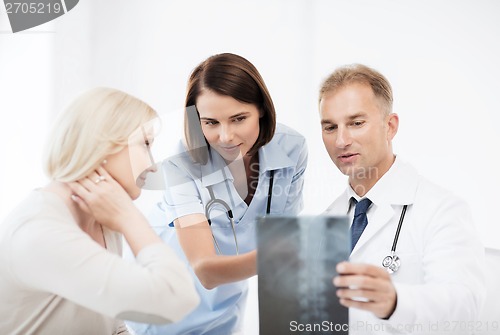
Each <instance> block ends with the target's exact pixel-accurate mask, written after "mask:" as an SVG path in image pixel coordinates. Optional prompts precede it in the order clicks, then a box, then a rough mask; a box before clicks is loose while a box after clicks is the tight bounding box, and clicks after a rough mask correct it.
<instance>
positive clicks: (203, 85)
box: [129, 53, 307, 335]
mask: <svg viewBox="0 0 500 335" xmlns="http://www.w3.org/2000/svg"><path fill="white" fill-rule="evenodd" d="M184 125H185V129H184V130H185V139H184V141H181V143H180V144H179V154H178V155H176V156H175V157H172V158H169V159H168V160H165V161H164V162H163V164H162V169H163V176H164V179H165V181H166V185H167V187H166V191H165V195H164V198H163V201H162V202H161V203H159V204H158V206H157V210H156V211H155V212H154V213H153V214H152V216H151V217H150V220H151V223H152V225H153V226H156V227H155V228H157V232H158V233H159V234H160V236H161V237H162V239H163V240H164V241H165V242H166V243H167V244H169V245H170V246H171V247H172V248H174V250H176V252H177V253H178V254H179V255H180V257H181V258H183V259H184V260H185V261H186V262H188V263H189V265H190V270H191V272H192V275H193V276H194V278H195V282H196V286H197V289H198V292H199V294H200V297H201V303H200V305H199V306H198V308H197V309H196V310H195V311H194V312H192V313H191V314H189V315H188V316H187V317H185V318H184V319H183V320H181V321H180V322H177V323H173V324H169V325H164V326H158V325H144V324H136V323H131V324H129V326H131V327H132V328H133V329H134V330H135V331H136V333H137V334H176V335H179V334H225V335H226V334H237V333H238V332H240V331H241V330H242V317H243V312H244V308H245V301H246V296H247V290H248V287H247V281H246V279H248V278H249V277H251V276H254V275H256V272H257V265H256V255H257V254H256V250H255V249H256V239H255V237H256V232H255V229H256V219H257V218H258V217H261V216H265V215H281V214H286V215H295V214H297V213H299V212H300V210H301V209H302V207H303V200H302V187H303V179H304V170H305V168H306V165H307V147H306V143H305V139H304V137H303V136H302V135H300V134H299V133H297V132H296V131H294V130H292V129H290V128H288V127H286V126H284V125H280V124H278V125H277V124H276V114H275V110H274V105H273V102H272V100H271V97H270V95H269V92H268V90H267V88H266V85H265V83H264V81H263V79H262V77H261V76H260V74H259V72H258V71H257V69H256V68H255V67H254V66H253V65H252V64H251V63H250V62H249V61H248V60H246V59H244V58H243V57H240V56H238V55H234V54H228V53H226V54H219V55H215V56H212V57H210V58H208V59H207V60H205V61H204V62H202V63H201V64H200V65H199V66H198V67H196V68H195V69H194V71H193V72H192V74H191V77H190V78H189V82H188V88H187V97H186V109H185V115H184ZM228 212H229V213H228ZM228 214H232V216H233V218H234V219H233V221H234V222H233V223H231V220H230V219H229V215H228ZM169 223H170V224H169Z"/></svg>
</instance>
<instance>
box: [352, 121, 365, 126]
mask: <svg viewBox="0 0 500 335" xmlns="http://www.w3.org/2000/svg"><path fill="white" fill-rule="evenodd" d="M364 124H365V121H361V120H355V121H352V123H351V125H352V126H354V127H361V126H362V125H364Z"/></svg>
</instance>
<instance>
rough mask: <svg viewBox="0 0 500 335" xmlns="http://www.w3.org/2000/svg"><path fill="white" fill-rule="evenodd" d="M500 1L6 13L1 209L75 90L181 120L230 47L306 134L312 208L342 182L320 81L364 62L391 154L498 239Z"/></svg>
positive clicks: (91, 0) (126, 4)
mask: <svg viewBox="0 0 500 335" xmlns="http://www.w3.org/2000/svg"><path fill="white" fill-rule="evenodd" d="M2 10H3V8H2ZM2 10H0V12H2ZM499 12H500V2H497V1H494V0H477V1H454V0H443V1H431V0H419V1H416V0H414V1H396V0H378V1H371V0H357V1H340V0H338V1H335V0H316V1H309V0H280V1H279V0H275V1H265V0H258V1H252V2H250V1H242V0H213V1H202V0H200V1H163V0H148V1H134V0H107V1H98V0H81V1H80V3H79V4H78V5H77V7H75V8H74V9H73V10H72V11H70V12H69V13H68V14H66V15H64V16H63V17H60V18H59V19H57V20H56V21H54V22H53V23H49V24H45V25H43V26H40V27H38V28H35V29H33V30H30V31H28V32H27V33H18V34H10V33H8V30H9V29H8V24H7V22H6V15H5V13H3V12H2V13H0V112H1V114H0V115H1V117H2V121H1V122H0V150H1V151H0V154H1V157H2V164H0V178H1V179H0V182H1V187H0V218H3V217H4V216H5V215H6V214H7V213H8V212H9V211H10V210H11V209H12V207H13V206H15V204H16V203H17V202H19V200H20V199H21V198H22V197H23V196H24V195H25V194H26V193H27V192H28V191H29V189H31V188H33V187H36V186H39V185H42V184H43V183H44V182H45V180H44V177H43V175H42V173H41V168H40V164H39V161H40V152H41V150H42V149H41V148H42V144H43V140H44V137H45V135H46V132H47V125H48V124H49V123H50V121H51V120H52V119H53V117H54V115H55V114H56V112H58V111H60V110H61V109H62V108H63V107H64V106H65V105H67V104H68V103H69V102H70V101H71V100H72V99H73V97H74V96H75V95H76V94H78V93H79V92H81V91H82V90H84V89H87V88H90V87H93V86H96V85H99V86H114V87H117V88H120V89H123V90H126V91H128V92H130V93H132V94H135V95H137V96H139V97H141V98H143V99H144V100H145V101H147V102H149V103H150V104H151V105H153V106H154V107H155V108H156V109H157V110H158V111H159V112H160V113H161V114H164V115H168V118H169V119H170V120H172V122H171V124H170V125H169V126H170V127H177V126H176V125H177V124H178V122H179V121H180V118H179V112H178V109H179V108H180V107H181V106H182V103H183V99H184V91H185V84H186V80H187V78H188V76H189V73H190V71H191V70H192V69H193V68H194V67H195V66H196V65H197V64H198V63H199V62H200V61H202V60H203V59H205V58H206V57H208V56H209V55H212V54H215V53H220V52H234V53H238V54H241V55H243V56H244V57H246V58H248V59H249V60H250V61H252V62H253V63H254V64H255V65H256V66H257V68H258V69H259V70H260V72H261V74H262V75H263V77H264V79H265V80H266V82H267V85H268V87H269V89H270V91H271V94H272V96H273V98H274V102H275V104H276V106H277V112H278V120H279V121H280V122H283V123H286V124H288V125H290V126H292V127H294V128H296V129H297V130H299V131H300V132H302V133H303V134H304V135H305V136H306V137H307V139H308V143H309V149H310V161H309V169H308V172H307V180H306V189H305V196H306V208H305V212H306V213H318V212H321V211H323V210H324V208H325V207H326V206H327V205H328V204H329V203H330V201H331V200H332V199H333V198H334V197H335V196H336V195H337V194H338V193H340V192H341V190H342V189H343V188H344V187H345V185H346V183H345V179H344V177H343V176H342V175H341V174H340V173H339V172H338V171H337V170H336V168H335V167H334V166H333V164H332V163H331V161H330V160H329V158H328V156H327V154H326V151H325V150H324V148H323V144H322V142H321V136H320V127H319V118H318V112H317V90H318V87H319V85H320V83H321V80H322V79H323V78H324V77H325V76H326V75H327V74H328V73H329V72H331V71H332V70H333V69H334V68H335V67H337V66H339V65H342V64H346V63H353V62H361V63H365V64H367V65H370V66H372V67H375V68H376V69H378V70H380V71H381V72H382V73H383V74H385V75H386V76H387V77H388V78H389V80H390V81H391V83H392V85H393V88H394V93H395V112H397V113H399V115H400V122H401V125H400V130H399V133H398V135H397V137H396V139H395V148H396V151H397V152H398V153H400V154H401V155H402V156H404V157H405V158H406V159H407V160H409V161H411V162H412V163H414V165H416V166H417V168H418V169H419V170H420V172H421V173H422V174H424V175H426V176H427V177H428V178H430V179H431V180H434V181H436V182H438V183H439V184H441V185H443V186H445V187H446V188H449V189H451V190H453V191H454V192H456V193H457V194H459V195H460V196H462V197H463V198H465V199H466V200H467V201H468V202H469V204H470V206H471V208H472V211H473V215H474V218H475V221H476V223H477V225H478V227H479V229H480V233H481V237H482V239H483V241H484V243H485V245H486V246H489V247H493V248H497V249H500V241H499V237H498V236H500V222H499V219H498V218H497V216H496V214H495V212H494V211H493V209H494V208H495V207H494V206H492V207H493V209H489V210H485V207H486V206H489V203H490V202H492V201H495V200H496V199H498V194H497V193H498V191H497V190H498V189H500V177H499V175H498V171H500V165H499V163H498V159H497V157H496V156H498V153H499V149H498V144H499V143H500V135H499V134H500V132H499V131H498V130H497V129H496V128H497V127H498V125H499V124H500V119H499V116H498V115H499V112H500V100H499V99H498V97H499V96H500V85H498V79H497V78H500V66H498V60H499V59H500V39H499V38H498V33H499V32H500V21H499V20H498V13H499ZM153 198H154V195H152V194H151V193H150V194H147V195H146V198H145V199H144V200H143V201H142V202H139V205H140V206H141V208H146V207H147V206H148V205H150V204H151V202H152V201H153V200H152V199H153Z"/></svg>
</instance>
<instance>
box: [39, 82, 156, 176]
mask: <svg viewBox="0 0 500 335" xmlns="http://www.w3.org/2000/svg"><path fill="white" fill-rule="evenodd" d="M155 117H157V114H156V112H155V111H154V109H153V108H151V107H150V106H149V105H148V104H146V103H145V102H143V101H141V100H139V99H137V98H135V97H133V96H131V95H129V94H127V93H125V92H122V91H120V90H117V89H113V88H106V87H98V88H95V89H92V90H90V91H87V92H85V93H84V94H82V95H80V96H79V97H78V98H77V99H76V100H74V101H73V103H72V104H71V105H70V106H69V107H68V108H66V110H65V111H64V112H62V113H61V114H60V115H59V116H58V117H57V119H56V121H55V123H54V125H53V129H52V132H51V135H50V137H49V139H48V142H47V146H46V150H45V155H44V169H45V173H46V174H47V176H48V177H49V178H50V179H51V180H56V181H61V182H71V181H76V180H79V179H81V178H83V177H85V176H87V175H89V174H90V172H92V171H93V170H95V169H96V168H97V167H98V166H99V165H100V164H101V163H102V162H103V160H104V159H105V158H106V157H107V156H109V155H113V154H115V153H117V152H119V151H120V150H122V149H123V148H124V147H126V146H127V145H128V137H129V136H130V135H131V134H132V133H133V132H134V131H135V130H136V129H138V128H139V127H140V126H141V125H143V124H144V123H146V122H148V121H150V120H152V119H154V118H155Z"/></svg>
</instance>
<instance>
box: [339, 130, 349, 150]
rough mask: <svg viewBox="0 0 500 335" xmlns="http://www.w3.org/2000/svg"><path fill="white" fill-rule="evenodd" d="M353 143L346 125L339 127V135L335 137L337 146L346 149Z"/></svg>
mask: <svg viewBox="0 0 500 335" xmlns="http://www.w3.org/2000/svg"><path fill="white" fill-rule="evenodd" d="M350 144H351V134H350V132H349V130H348V129H346V128H345V127H339V128H338V129H337V137H336V138H335V146H336V147H337V148H339V149H344V148H346V147H348V146H349V145H350Z"/></svg>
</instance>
